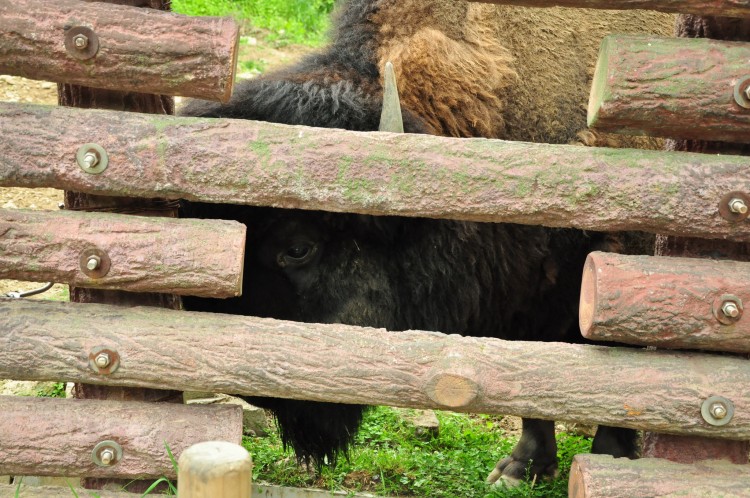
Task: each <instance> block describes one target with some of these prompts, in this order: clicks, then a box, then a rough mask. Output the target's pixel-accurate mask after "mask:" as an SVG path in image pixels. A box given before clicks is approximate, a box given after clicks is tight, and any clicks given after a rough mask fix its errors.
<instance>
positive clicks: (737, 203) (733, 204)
mask: <svg viewBox="0 0 750 498" xmlns="http://www.w3.org/2000/svg"><path fill="white" fill-rule="evenodd" d="M729 210H730V211H731V212H733V213H737V214H745V213H747V204H745V201H744V200H742V199H738V198H734V199H731V200H730V201H729Z"/></svg>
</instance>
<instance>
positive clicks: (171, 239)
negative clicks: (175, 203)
mask: <svg viewBox="0 0 750 498" xmlns="http://www.w3.org/2000/svg"><path fill="white" fill-rule="evenodd" d="M244 253H245V226H244V225H242V224H241V223H237V222H230V221H224V220H176V219H172V218H148V217H142V216H125V215H117V214H109V213H83V212H44V211H19V210H7V209H0V278H13V279H18V280H31V281H36V282H47V281H51V282H60V283H67V284H70V285H74V286H79V287H93V288H103V289H121V290H127V291H131V292H170V293H175V294H182V295H195V296H205V297H232V296H238V295H240V294H241V293H242V267H243V258H244ZM91 257H94V258H99V259H100V262H99V268H98V269H94V270H93V271H92V270H89V269H88V268H87V267H86V264H87V263H88V261H89V259H90V258H91ZM105 269H106V273H105V271H103V270H105Z"/></svg>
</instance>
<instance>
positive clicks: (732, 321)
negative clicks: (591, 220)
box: [579, 252, 750, 353]
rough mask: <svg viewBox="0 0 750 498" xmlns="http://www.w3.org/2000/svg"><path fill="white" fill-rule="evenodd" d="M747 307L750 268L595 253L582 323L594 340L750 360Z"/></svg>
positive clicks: (587, 279) (585, 273)
mask: <svg viewBox="0 0 750 498" xmlns="http://www.w3.org/2000/svg"><path fill="white" fill-rule="evenodd" d="M747 305H750V263H740V262H737V261H714V260H702V259H690V258H670V257H654V256H625V255H622V254H610V253H601V252H594V253H591V254H590V255H589V257H588V259H587V260H586V264H585V266H584V270H583V285H582V289H581V305H580V307H579V318H580V325H581V332H582V333H583V335H584V336H585V337H586V338H588V339H591V340H594V341H615V342H622V343H626V344H639V345H643V346H658V347H664V348H674V349H706V350H712V351H731V352H737V353H750V316H747V317H746V316H744V315H745V314H747V313H748V312H745V311H744V307H745V306H747ZM733 315H734V316H733Z"/></svg>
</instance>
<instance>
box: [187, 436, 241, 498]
mask: <svg viewBox="0 0 750 498" xmlns="http://www.w3.org/2000/svg"><path fill="white" fill-rule="evenodd" d="M179 469H180V475H179V480H178V481H177V495H178V496H180V498H204V497H209V496H210V497H211V498H250V493H251V486H250V482H251V480H252V471H253V461H252V459H251V458H250V454H249V453H248V452H247V450H246V449H245V448H243V447H242V446H240V445H238V444H231V443H227V442H226V441H206V442H203V443H198V444H194V445H193V446H191V447H190V448H188V449H187V450H185V451H184V452H183V453H182V456H180V461H179Z"/></svg>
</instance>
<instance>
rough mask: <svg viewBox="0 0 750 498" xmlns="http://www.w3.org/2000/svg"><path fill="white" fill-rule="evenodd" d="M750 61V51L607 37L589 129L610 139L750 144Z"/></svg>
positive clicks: (720, 44)
mask: <svg viewBox="0 0 750 498" xmlns="http://www.w3.org/2000/svg"><path fill="white" fill-rule="evenodd" d="M748 59H750V46H748V45H747V43H739V42H728V41H716V40H708V39H698V38H696V39H685V38H680V39H677V38H657V37H646V36H643V37H636V36H608V37H606V38H605V39H604V41H603V42H602V47H601V50H600V52H599V61H598V62H597V67H596V72H595V73H594V80H593V83H592V88H591V97H590V100H589V110H588V125H589V126H590V127H591V128H594V129H596V130H600V131H606V132H615V133H625V134H633V135H650V136H659V137H666V138H685V139H704V140H720V141H726V142H737V143H750V98H748V97H747V96H746V95H745V90H747V89H748V88H750V71H748V69H747V65H746V62H747V60H748ZM735 87H737V88H738V93H737V97H735ZM735 98H739V99H740V101H741V102H743V105H745V106H747V107H743V105H740V104H739V103H738V102H737V101H736V100H735Z"/></svg>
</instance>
